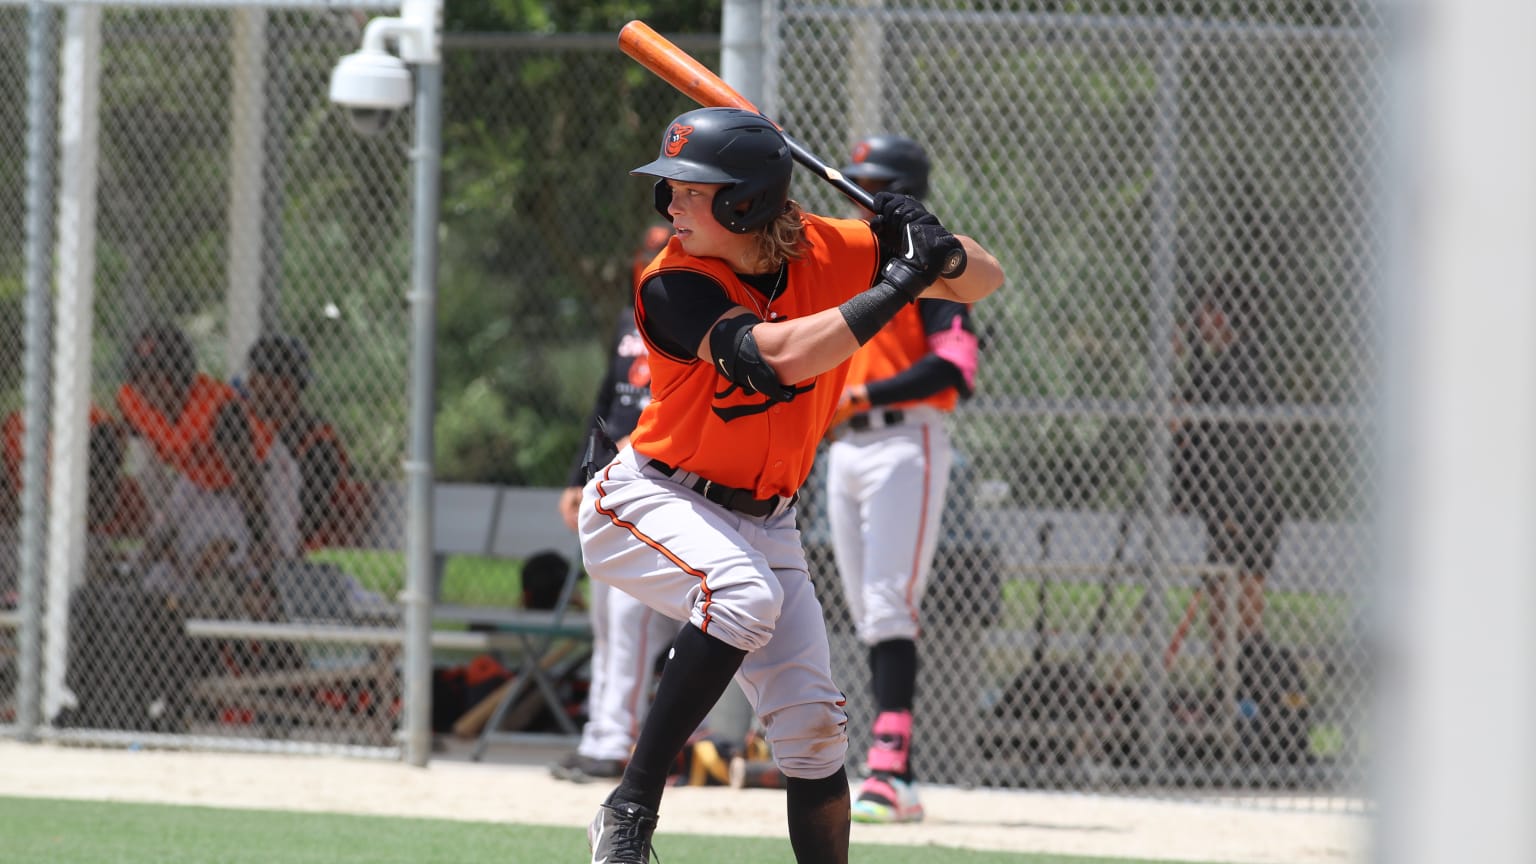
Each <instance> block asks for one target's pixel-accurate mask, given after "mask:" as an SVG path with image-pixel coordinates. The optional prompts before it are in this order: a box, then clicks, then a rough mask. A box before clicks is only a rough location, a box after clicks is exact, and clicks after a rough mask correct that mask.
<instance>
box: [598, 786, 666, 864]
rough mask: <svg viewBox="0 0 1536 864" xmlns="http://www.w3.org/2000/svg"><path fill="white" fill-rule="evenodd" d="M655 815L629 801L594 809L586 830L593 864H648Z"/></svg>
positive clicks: (654, 829) (616, 802) (654, 830)
mask: <svg viewBox="0 0 1536 864" xmlns="http://www.w3.org/2000/svg"><path fill="white" fill-rule="evenodd" d="M655 832H656V811H654V810H651V809H649V808H647V807H642V806H641V805H639V804H631V803H630V802H628V801H615V802H613V803H611V804H604V805H603V806H601V807H599V808H597V815H596V816H593V817H592V824H591V825H588V826H587V847H588V848H590V849H591V850H592V864H650V860H651V854H652V852H651V835H652V834H654V833H655Z"/></svg>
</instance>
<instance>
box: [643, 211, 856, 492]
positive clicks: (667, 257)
mask: <svg viewBox="0 0 1536 864" xmlns="http://www.w3.org/2000/svg"><path fill="white" fill-rule="evenodd" d="M805 233H806V239H807V240H808V241H809V248H808V251H807V253H806V254H805V256H804V257H803V258H801V259H800V260H798V261H791V262H790V263H789V274H788V279H787V282H788V284H787V285H786V287H785V289H784V293H783V294H782V295H781V296H779V297H777V298H775V299H774V301H773V306H772V309H773V311H774V312H776V313H778V315H777V316H776V318H777V319H783V318H799V317H803V316H806V315H810V314H813V313H816V312H820V311H822V310H824V309H831V308H833V307H835V306H837V305H839V304H841V303H842V302H843V301H845V300H847V299H848V298H850V297H852V296H853V295H855V294H858V293H859V292H860V291H863V290H865V289H866V288H868V287H869V286H870V285H872V284H873V283H874V279H875V275H876V273H877V272H878V267H879V263H880V262H879V254H878V251H877V248H876V245H875V237H874V234H873V233H872V232H871V231H870V230H869V226H868V225H866V224H864V223H863V222H860V221H857V220H851V219H827V218H824V217H820V216H814V215H811V214H809V213H808V214H806V215H805ZM667 270H691V271H694V272H698V273H702V274H704V275H706V276H709V277H710V278H711V279H713V280H714V281H716V282H718V283H719V284H720V285H721V286H722V287H723V288H724V289H725V292H726V295H727V296H728V297H729V298H730V299H731V301H732V302H734V303H737V304H739V305H741V306H744V307H746V308H748V309H754V310H755V309H757V308H758V307H760V306H761V305H762V302H763V297H762V296H761V295H759V294H757V293H756V292H755V291H753V290H752V288H750V287H749V286H747V285H746V284H744V283H743V282H742V281H741V280H740V279H738V278H737V277H736V274H734V273H732V272H731V269H730V266H729V265H727V264H726V263H725V262H724V261H721V260H720V259H717V258H695V257H693V256H691V255H689V254H688V253H686V252H684V251H683V249H682V246H681V244H679V243H678V241H677V239H676V238H673V239H672V240H671V241H670V242H669V243H668V244H667V248H666V249H665V250H663V251H662V253H661V255H659V256H658V257H657V258H656V260H655V261H652V262H651V265H650V266H649V267H648V268H646V271H645V274H644V279H649V278H650V277H651V276H652V275H654V274H656V273H660V272H664V271H667ZM644 279H642V280H641V281H642V282H643V281H644ZM638 296H639V290H638V288H637V289H636V297H637V300H636V314H637V315H638V316H639V318H640V323H641V328H640V329H641V333H642V334H643V333H644V332H645V326H644V325H645V310H644V308H643V306H642V305H641V304H640V303H639V300H638ZM647 341H649V338H647ZM649 347H650V349H651V403H650V404H649V405H647V406H646V408H645V410H644V411H643V412H642V413H641V415H640V422H639V424H638V425H637V426H636V427H635V431H634V432H633V433H631V435H630V444H631V445H632V446H633V447H634V449H635V451H636V452H638V453H641V454H643V455H645V456H648V457H651V458H653V459H660V460H661V461H663V462H665V463H667V464H669V465H672V466H675V467H678V468H682V469H684V470H686V471H692V472H693V473H695V474H698V475H699V476H700V477H704V478H706V479H708V480H712V481H714V482H716V483H722V484H724V485H727V486H734V487H736V488H739V489H750V490H754V493H755V494H756V495H757V497H759V498H770V497H772V496H774V495H792V494H794V492H795V491H796V490H797V489H799V488H800V484H801V483H804V482H805V478H806V476H807V475H808V474H810V471H811V462H812V461H813V460H814V459H815V457H816V446H817V442H819V441H820V440H821V438H822V436H823V435H824V434H825V433H826V430H827V424H828V423H829V421H830V420H831V419H832V413H833V411H834V410H835V409H836V408H837V401H838V397H839V395H840V394H841V393H842V391H843V384H844V382H845V380H846V379H847V375H848V364H847V363H840V364H838V365H837V366H835V367H833V368H832V369H830V370H828V371H826V372H823V373H822V374H820V375H817V376H816V377H814V378H812V379H810V380H807V381H795V382H787V381H786V382H783V383H784V384H785V385H786V386H791V385H792V386H793V388H794V391H795V394H796V395H795V398H794V399H792V400H790V401H788V402H779V403H773V402H770V401H768V399H767V397H765V396H763V395H762V394H760V393H754V394H752V395H750V396H749V395H747V394H745V393H743V392H742V389H741V387H739V386H738V385H736V384H734V383H732V382H731V381H729V380H727V379H726V378H724V377H723V376H721V375H720V373H719V372H717V371H716V370H715V368H714V367H713V366H711V365H709V364H708V363H705V362H703V361H701V360H699V359H697V358H692V359H690V360H687V361H679V360H677V359H675V358H672V357H669V356H667V354H666V352H664V351H661V350H658V349H657V347H656V346H655V345H650V346H649Z"/></svg>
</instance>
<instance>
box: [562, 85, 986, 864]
mask: <svg viewBox="0 0 1536 864" xmlns="http://www.w3.org/2000/svg"><path fill="white" fill-rule="evenodd" d="M792 164H793V163H792V162H791V157H790V153H789V148H788V146H787V145H786V143H785V141H784V138H783V136H782V135H781V134H780V133H779V131H778V129H777V128H776V127H775V126H774V125H773V124H772V123H770V122H769V121H767V120H766V119H765V118H763V117H762V116H761V115H758V114H753V113H750V112H746V111H741V110H737V109H729V108H704V109H699V110H696V111H691V112H689V113H687V114H683V115H682V116H680V117H678V118H677V119H676V120H674V121H673V122H672V123H671V124H670V125H669V126H668V127H667V130H666V132H665V133H664V134H663V136H662V142H661V152H660V154H659V155H658V156H657V158H656V159H655V160H653V161H652V162H650V163H648V164H646V165H643V166H641V167H640V168H637V169H635V170H634V172H632V173H636V174H644V175H650V176H654V177H657V178H658V180H657V182H656V185H655V193H656V208H657V210H658V211H659V212H661V213H662V214H663V215H664V216H666V217H667V219H669V220H670V221H671V222H672V226H673V232H674V233H673V237H672V239H671V240H670V241H669V243H668V244H667V248H666V249H665V250H663V251H662V253H661V254H660V255H659V256H658V257H657V259H656V260H655V261H654V262H652V263H651V265H650V267H648V268H647V270H646V272H645V274H644V278H643V281H642V284H641V286H640V288H639V290H638V291H637V292H636V302H635V307H636V314H637V318H638V320H639V323H640V331H641V334H642V335H643V337H644V339H645V341H646V344H647V346H648V347H649V349H650V357H651V396H652V398H651V402H650V404H649V405H647V406H646V408H645V410H644V411H643V412H642V413H641V416H640V422H639V424H638V425H637V426H636V428H635V430H634V432H633V434H632V435H631V437H630V445H629V446H628V447H627V448H625V449H624V450H622V451H620V453H619V455H618V456H617V457H616V458H615V459H614V460H613V461H612V462H610V463H609V464H608V465H607V466H606V467H605V468H604V469H603V470H602V471H600V472H599V473H598V474H597V475H596V476H595V477H593V479H592V481H591V482H589V483H588V484H587V486H586V488H585V489H584V492H583V498H582V505H581V514H580V530H581V545H582V557H583V559H584V561H585V563H586V567H587V571H588V573H590V574H591V575H592V577H593V578H594V579H596V580H598V581H601V582H605V583H608V584H610V585H613V586H614V587H616V588H618V589H620V590H622V591H624V592H626V593H628V594H631V595H633V596H635V597H637V598H639V599H640V600H642V601H644V602H645V604H646V605H648V606H650V607H651V608H653V609H656V610H658V611H660V612H662V613H663V614H665V615H668V616H670V617H674V618H677V619H680V620H686V621H687V624H686V625H684V626H683V628H682V630H681V631H680V632H679V633H678V636H677V638H676V640H675V641H674V643H673V650H672V654H671V657H670V659H669V660H668V662H667V664H666V667H665V669H664V670H663V672H662V675H661V680H660V682H659V684H658V686H657V692H656V697H655V700H654V702H653V703H652V705H651V710H650V713H649V714H648V715H647V716H646V719H645V722H644V724H643V726H642V728H641V731H640V737H639V740H638V741H637V742H636V745H635V749H634V752H633V754H632V756H631V758H630V762H629V765H628V766H627V767H626V768H625V770H624V775H623V778H622V779H621V780H620V782H619V785H618V787H617V788H616V789H615V790H614V791H613V793H612V794H610V795H609V797H608V799H607V801H606V802H605V803H604V804H603V805H602V806H601V807H600V808H599V810H598V813H597V815H596V816H595V817H594V818H593V820H592V823H591V825H590V826H589V828H588V840H589V842H590V843H591V847H592V860H593V861H594V862H605V864H644V862H646V861H647V860H648V859H649V857H650V854H651V836H652V834H653V832H654V831H655V828H656V820H657V811H658V810H659V808H660V805H661V797H662V791H663V789H664V788H665V784H666V776H667V769H668V766H669V765H670V764H671V763H672V761H673V760H674V759H675V758H676V757H677V755H678V753H679V752H680V750H681V749H682V747H683V745H684V743H685V741H686V739H687V738H688V736H689V734H690V733H691V732H693V730H694V729H695V728H696V727H697V726H698V725H699V723H700V721H701V720H703V718H704V717H705V715H707V714H708V712H709V710H710V708H711V707H712V706H713V705H714V704H715V702H716V701H717V700H718V699H719V698H720V694H721V693H722V692H723V691H724V690H725V688H726V686H727V685H728V684H729V682H730V680H731V678H732V677H733V676H735V677H736V679H737V681H738V682H739V683H740V684H741V688H742V690H743V692H744V693H745V694H746V696H747V698H748V700H749V701H751V703H752V705H753V708H754V709H755V710H756V712H757V714H758V716H759V718H760V719H761V720H762V722H763V725H764V727H765V729H766V733H767V737H768V739H769V741H770V743H771V744H772V749H773V754H774V758H775V760H776V761H777V762H778V766H779V768H780V770H781V771H783V773H784V774H785V776H786V778H787V780H786V783H785V786H786V792H787V794H786V800H787V810H788V822H789V837H790V843H791V845H792V847H793V849H794V853H795V858H796V860H797V861H798V862H800V864H809V862H818V864H819V862H828V864H845V862H846V861H847V860H848V826H849V813H850V801H849V789H848V779H847V774H846V772H845V771H844V768H843V762H844V758H845V756H846V752H847V735H846V728H845V726H846V723H847V716H846V714H845V713H844V712H843V696H842V693H841V692H840V691H839V689H838V687H837V685H836V684H835V683H833V681H832V677H831V672H830V665H831V664H830V653H829V649H828V644H827V635H826V625H825V623H824V621H823V619H822V612H821V605H820V603H819V602H818V601H817V599H816V594H815V591H814V589H813V587H812V585H811V583H810V578H809V574H808V573H807V566H806V561H805V554H804V550H803V549H802V548H801V545H800V534H799V532H798V530H797V529H796V527H795V511H794V502H795V493H796V492H797V490H798V489H799V487H800V484H801V483H802V482H804V480H805V478H806V475H807V474H808V473H809V471H810V467H811V461H812V459H813V458H814V456H815V453H816V449H817V442H818V441H819V440H820V439H821V437H822V436H823V435H824V434H825V432H826V430H827V426H828V425H829V423H830V421H831V419H832V415H833V412H834V411H835V409H836V407H837V403H838V400H839V399H840V397H841V395H842V391H843V386H844V383H845V381H846V377H847V371H848V369H847V361H848V358H849V357H851V356H852V355H853V353H854V351H855V350H857V348H858V347H859V346H860V345H861V344H863V343H865V342H868V341H869V340H870V339H871V338H872V337H873V336H874V334H875V333H876V332H878V331H879V330H880V328H881V327H883V326H885V324H886V323H888V322H889V321H890V320H891V319H892V318H894V317H895V316H896V315H897V314H898V313H899V312H900V311H901V310H903V309H905V308H907V306H909V305H910V304H911V303H912V302H913V301H914V300H916V298H917V297H918V296H919V295H923V296H937V297H944V298H948V299H951V300H956V301H962V302H970V301H974V300H978V299H980V298H982V297H985V296H986V295H988V294H990V293H991V292H992V291H994V290H996V288H997V287H998V286H999V285H1000V284H1001V283H1002V279H1003V274H1002V270H1001V268H1000V267H999V266H998V264H997V261H996V259H995V258H993V257H992V255H991V254H990V253H988V252H987V251H986V250H985V249H983V248H982V247H981V246H980V245H978V244H977V243H975V241H973V240H970V239H969V238H964V237H956V236H955V235H953V234H951V233H950V232H949V231H948V230H946V229H945V228H944V226H943V225H941V224H940V223H939V221H938V220H937V219H936V218H934V217H933V216H932V215H931V214H929V213H928V212H927V211H926V210H924V209H923V208H922V206H921V205H920V204H918V203H917V202H916V201H915V200H914V199H912V198H909V197H906V196H898V195H889V194H887V195H883V196H881V197H880V198H879V199H878V200H877V202H876V204H877V207H878V208H879V212H878V213H877V215H876V218H875V219H874V220H873V221H872V223H871V224H869V225H866V224H865V223H862V222H859V221H855V220H839V219H829V218H824V217H821V216H816V215H813V214H810V213H806V212H804V211H803V210H802V209H801V208H800V206H799V205H798V204H797V203H796V202H794V201H791V200H789V197H788V196H789V183H790V177H791V173H792ZM962 247H963V248H964V250H965V252H966V253H967V255H968V256H969V265H968V266H967V267H966V268H965V269H964V271H963V272H962V273H960V274H958V275H955V276H953V277H951V278H948V279H945V280H939V279H938V275H939V270H940V268H941V267H942V265H943V262H944V261H945V260H946V259H947V258H948V257H950V255H951V254H952V253H953V252H955V251H956V250H957V249H958V248H962Z"/></svg>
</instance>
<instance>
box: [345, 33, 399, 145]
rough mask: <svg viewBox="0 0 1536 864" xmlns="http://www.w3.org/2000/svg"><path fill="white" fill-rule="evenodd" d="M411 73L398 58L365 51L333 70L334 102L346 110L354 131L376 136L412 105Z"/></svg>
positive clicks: (373, 51) (346, 59)
mask: <svg viewBox="0 0 1536 864" xmlns="http://www.w3.org/2000/svg"><path fill="white" fill-rule="evenodd" d="M411 93H412V84H411V70H409V69H407V68H406V67H405V63H404V62H403V61H401V59H400V58H399V57H396V56H395V55H393V54H389V53H387V52H384V51H379V50H377V49H371V48H366V47H365V48H363V50H361V51H358V52H357V53H355V54H348V55H347V56H345V57H343V58H341V61H340V62H338V63H337V64H336V68H334V69H332V70H331V89H330V97H331V101H332V102H335V103H336V104H337V105H340V106H341V107H343V108H345V109H346V110H347V119H348V120H349V121H351V123H352V128H353V129H354V130H356V131H357V132H360V133H362V134H364V135H377V134H378V133H379V132H380V131H381V130H383V129H384V127H385V126H387V125H389V119H390V118H391V117H393V116H395V113H396V112H398V111H399V110H400V109H402V108H404V107H406V106H407V105H410V104H411Z"/></svg>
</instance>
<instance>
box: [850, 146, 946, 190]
mask: <svg viewBox="0 0 1536 864" xmlns="http://www.w3.org/2000/svg"><path fill="white" fill-rule="evenodd" d="M928 167H929V166H928V153H927V151H925V150H923V147H922V145H921V144H918V143H917V142H916V141H913V140H912V139H911V138H903V137H902V136H900V135H871V136H870V137H868V138H865V139H864V140H862V141H860V142H859V143H857V144H855V145H853V161H852V162H851V163H849V164H847V165H844V166H843V175H844V176H846V177H852V178H853V179H855V180H878V181H883V182H885V183H886V184H887V185H886V187H885V188H886V189H887V190H889V191H891V192H895V193H897V194H900V195H911V196H912V197H913V198H922V197H923V196H925V195H927V194H928Z"/></svg>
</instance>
